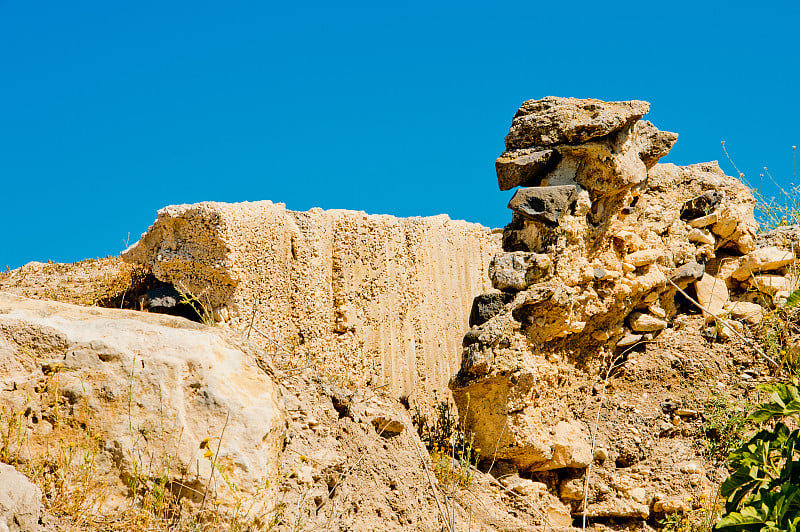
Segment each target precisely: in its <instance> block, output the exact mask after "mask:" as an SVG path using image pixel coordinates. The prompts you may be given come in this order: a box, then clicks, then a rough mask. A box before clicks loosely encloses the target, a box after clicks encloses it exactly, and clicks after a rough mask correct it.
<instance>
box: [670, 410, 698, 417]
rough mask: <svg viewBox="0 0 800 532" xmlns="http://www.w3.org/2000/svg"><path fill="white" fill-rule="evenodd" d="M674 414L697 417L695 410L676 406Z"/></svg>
mask: <svg viewBox="0 0 800 532" xmlns="http://www.w3.org/2000/svg"><path fill="white" fill-rule="evenodd" d="M675 415H677V416H681V417H697V410H692V409H691V408H678V409H677V410H675Z"/></svg>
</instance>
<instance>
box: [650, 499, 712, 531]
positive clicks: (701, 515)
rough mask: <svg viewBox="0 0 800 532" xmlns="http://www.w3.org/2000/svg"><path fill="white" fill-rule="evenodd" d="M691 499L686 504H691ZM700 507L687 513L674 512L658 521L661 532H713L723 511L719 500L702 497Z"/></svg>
mask: <svg viewBox="0 0 800 532" xmlns="http://www.w3.org/2000/svg"><path fill="white" fill-rule="evenodd" d="M691 500H692V499H691V497H689V498H688V499H687V501H686V502H691ZM699 503H700V504H699V506H698V507H697V508H695V509H693V510H690V511H688V512H686V513H681V512H673V513H670V514H667V515H665V516H664V518H663V519H661V520H660V521H658V524H659V525H660V526H661V530H664V531H666V532H711V530H713V529H714V522H715V521H717V519H718V518H719V515H720V511H721V510H722V506H721V505H720V504H719V500H718V498H716V497H714V498H712V499H710V500H709V499H706V496H705V495H701V496H700V501H699Z"/></svg>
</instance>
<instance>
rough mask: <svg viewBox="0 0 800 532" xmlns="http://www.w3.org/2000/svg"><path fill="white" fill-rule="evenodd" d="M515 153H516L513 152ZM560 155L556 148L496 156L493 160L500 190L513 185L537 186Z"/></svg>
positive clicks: (553, 166)
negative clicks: (508, 155)
mask: <svg viewBox="0 0 800 532" xmlns="http://www.w3.org/2000/svg"><path fill="white" fill-rule="evenodd" d="M514 155H516V154H514ZM559 159H561V156H560V155H559V154H558V152H557V151H556V150H537V151H534V152H533V153H530V154H525V155H519V156H517V157H507V156H505V155H503V156H501V157H498V158H497V161H495V164H494V166H495V170H497V185H498V186H499V187H500V190H511V189H512V188H514V187H519V186H522V187H537V186H539V185H540V184H541V182H542V178H543V177H544V176H545V175H546V174H547V173H548V172H549V171H550V170H552V169H553V168H555V166H556V164H557V163H558V161H559Z"/></svg>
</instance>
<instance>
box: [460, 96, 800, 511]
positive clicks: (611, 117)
mask: <svg viewBox="0 0 800 532" xmlns="http://www.w3.org/2000/svg"><path fill="white" fill-rule="evenodd" d="M648 108H649V104H648V103H647V102H642V101H628V102H602V101H599V100H580V99H574V98H557V97H546V98H543V99H541V100H530V101H526V102H525V103H523V104H522V106H521V107H520V108H519V110H518V111H517V113H516V114H515V115H514V118H513V120H512V123H511V128H510V131H509V133H508V135H507V136H506V139H505V146H506V151H505V152H503V154H502V155H501V156H500V157H499V158H498V159H497V162H496V170H497V180H498V185H499V187H500V189H501V190H511V189H516V190H515V192H514V194H513V197H512V198H511V200H510V202H509V203H508V208H509V209H511V211H512V216H511V222H510V223H509V224H508V225H507V226H506V227H505V229H504V230H503V240H502V244H503V251H501V252H499V253H497V254H496V255H495V256H494V258H493V259H492V261H491V263H490V265H489V269H488V274H489V277H490V279H491V281H492V285H493V287H494V289H495V290H494V291H491V292H488V293H485V294H482V295H480V296H478V297H476V298H475V300H474V302H473V308H472V312H471V315H470V326H471V328H470V330H469V331H468V332H467V334H466V335H465V336H464V339H463V353H462V360H461V367H460V370H459V372H458V373H457V374H456V375H455V376H454V377H453V379H452V380H451V381H450V389H451V390H452V393H453V396H454V398H455V401H456V404H457V406H458V409H459V413H460V415H461V418H462V422H463V423H464V425H465V426H466V429H467V431H468V432H474V433H475V447H477V448H478V449H479V450H480V451H479V452H480V455H481V458H482V459H484V460H492V461H499V462H501V463H506V464H508V466H509V467H511V468H512V469H514V470H518V471H520V472H522V471H526V472H537V471H538V472H541V471H551V470H564V469H565V468H570V469H582V468H586V467H587V466H588V465H589V464H590V462H591V461H592V460H593V456H592V449H591V446H590V444H589V442H590V434H591V429H590V427H589V423H587V420H585V419H578V417H577V416H576V415H575V414H574V413H573V407H574V404H575V398H576V397H583V396H585V395H586V393H587V389H588V390H591V388H592V385H593V384H594V383H597V382H598V376H602V375H603V373H604V372H605V371H606V369H607V368H608V367H609V366H610V364H611V361H612V360H613V359H615V357H621V358H620V359H621V360H624V358H625V355H626V353H627V352H629V351H630V350H631V349H633V348H635V346H637V345H638V344H640V343H641V342H648V341H650V340H652V339H653V338H654V337H656V336H658V335H659V334H660V332H661V331H663V330H664V329H665V328H667V327H670V326H671V324H672V323H673V321H674V320H675V318H676V316H678V315H679V314H682V313H686V312H697V309H696V308H693V305H692V304H691V303H690V302H689V301H688V300H687V298H686V297H685V296H684V293H685V295H687V296H689V297H691V298H692V299H696V300H697V301H698V302H699V303H700V304H701V305H702V306H703V308H704V309H705V311H707V312H708V313H709V314H706V316H707V319H708V321H709V323H710V324H711V325H712V327H713V322H714V321H715V319H716V318H719V319H721V320H722V319H724V320H726V321H727V323H728V324H729V325H730V326H731V327H733V328H735V329H741V328H742V322H749V323H758V321H760V319H761V316H762V312H763V310H762V305H766V306H769V305H773V304H774V305H780V304H782V303H783V302H785V301H786V298H787V297H788V295H789V290H790V289H791V287H792V286H796V284H797V283H796V281H795V279H794V278H793V277H792V270H791V265H792V264H793V263H794V261H795V254H794V251H793V249H792V245H793V244H792V243H793V242H796V241H797V239H796V238H795V236H796V235H794V234H793V233H792V234H791V235H783V237H781V235H780V234H778V235H775V236H772V237H769V238H764V237H762V238H761V239H760V240H758V241H757V237H756V232H757V231H758V229H759V226H758V223H757V222H756V220H755V218H754V215H753V210H754V207H755V206H756V201H755V200H754V198H753V196H752V194H751V193H750V190H749V189H748V188H747V187H746V186H745V185H743V184H742V183H741V182H739V181H738V180H737V179H735V178H732V177H728V176H726V175H725V174H724V173H723V172H722V170H721V169H720V167H719V165H718V164H717V163H716V162H711V163H703V164H694V165H690V166H676V165H674V164H659V163H658V160H659V159H660V158H662V157H664V156H665V155H667V153H668V152H669V150H670V149H671V148H672V146H673V144H674V143H675V142H676V140H677V138H678V135H676V134H675V133H669V132H664V131H659V130H658V129H657V128H656V127H655V126H653V124H651V123H650V122H648V121H646V120H642V117H643V116H644V115H645V114H646V113H647V111H648ZM678 288H680V289H681V291H683V293H682V292H681V291H679V290H678ZM737 320H738V321H737ZM712 331H713V333H714V334H716V335H718V336H719V337H720V339H722V340H724V339H725V338H726V337H727V336H730V334H731V333H730V331H729V328H727V327H719V326H717V327H713V328H712ZM594 458H597V457H596V456H595V457H594ZM528 482H530V481H528ZM617 484H622V485H624V484H625V483H624V482H617ZM572 488H575V489H571V488H570V485H568V484H565V485H563V486H562V489H561V498H562V499H563V500H564V501H565V502H567V503H570V504H571V505H572V508H571V509H572V511H573V512H576V513H577V515H580V512H581V508H582V499H583V486H582V484H581V485H580V486H578V487H577V488H576V487H575V486H572ZM612 498H613V497H612ZM589 503H590V505H589V508H588V509H587V515H588V516H590V517H603V516H606V517H607V516H622V517H638V518H645V517H647V516H648V515H649V511H650V508H651V507H652V504H653V501H652V500H649V499H648V498H647V497H645V493H644V490H643V489H642V490H641V493H639V492H638V491H636V490H634V491H632V492H630V493H628V492H626V491H625V490H624V489H622V490H621V491H620V492H619V493H618V494H617V499H616V500H615V502H614V503H613V505H612V506H613V508H612V509H609V505H608V501H606V502H602V501H597V502H596V503H595V504H592V501H591V500H590V501H589Z"/></svg>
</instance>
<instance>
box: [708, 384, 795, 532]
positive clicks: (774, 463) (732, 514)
mask: <svg viewBox="0 0 800 532" xmlns="http://www.w3.org/2000/svg"><path fill="white" fill-rule="evenodd" d="M759 389H760V390H761V391H763V392H765V393H766V394H768V399H767V401H765V402H762V403H760V404H759V405H758V406H756V408H755V411H754V412H753V413H752V414H750V416H749V417H748V419H749V420H750V421H752V422H753V423H760V424H762V425H763V426H764V427H765V428H762V429H761V430H760V431H759V432H757V433H756V434H755V435H754V436H753V437H752V438H750V440H749V441H747V442H746V443H745V444H744V445H742V446H741V447H739V448H738V449H737V450H735V451H733V452H732V453H731V454H730V455H729V457H728V462H729V464H730V466H731V467H733V468H734V469H735V470H734V472H733V473H732V474H731V475H730V476H729V477H728V478H727V479H726V480H725V482H723V483H722V486H721V487H720V493H721V494H722V496H723V497H724V498H725V499H726V504H725V513H724V514H723V516H722V518H721V519H720V520H719V521H718V522H717V524H716V527H715V529H716V530H724V531H731V532H733V531H740V530H747V531H763V532H779V531H796V530H798V529H800V460H799V459H798V457H797V454H798V452H800V449H798V446H799V445H798V444H799V443H800V429H797V428H794V429H791V428H790V427H789V425H787V424H786V423H784V420H785V419H786V418H789V420H790V423H791V425H792V426H793V427H797V426H798V423H800V381H798V379H796V378H795V379H793V380H792V381H791V383H788V384H764V385H761V386H759Z"/></svg>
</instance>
